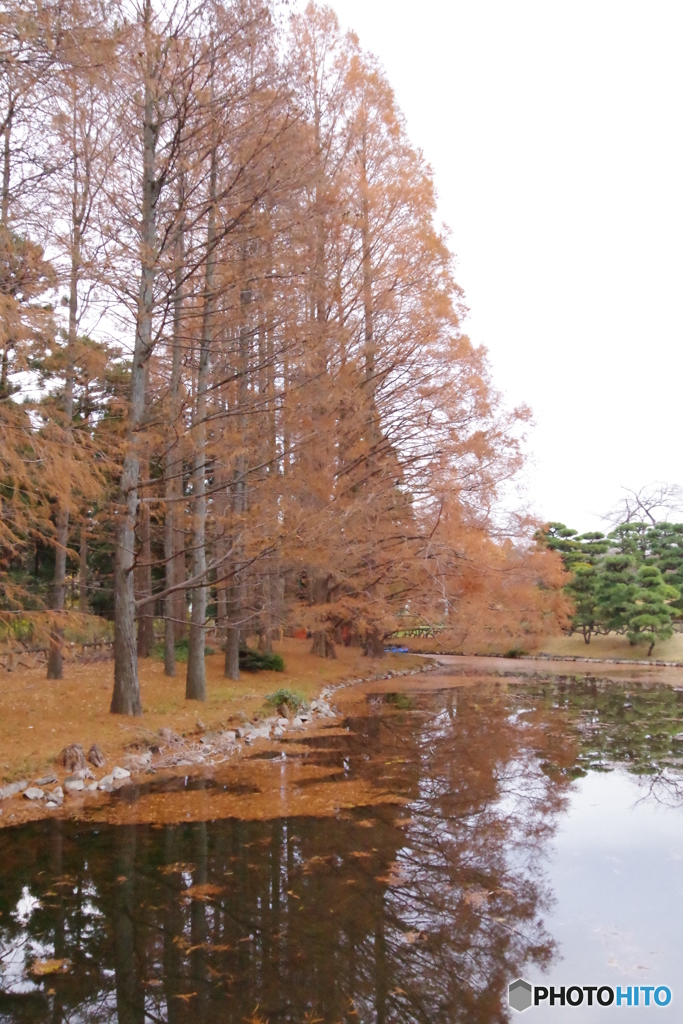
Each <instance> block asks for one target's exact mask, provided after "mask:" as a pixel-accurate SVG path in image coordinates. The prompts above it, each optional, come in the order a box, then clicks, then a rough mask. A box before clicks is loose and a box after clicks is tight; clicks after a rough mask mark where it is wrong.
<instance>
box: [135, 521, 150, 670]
mask: <svg viewBox="0 0 683 1024" xmlns="http://www.w3.org/2000/svg"><path fill="white" fill-rule="evenodd" d="M139 521H140V529H139V536H140V555H139V559H138V565H137V567H136V569H135V575H136V577H137V579H136V588H135V589H136V599H137V600H142V599H144V598H148V597H151V596H152V530H151V522H150V514H149V505H148V504H147V502H141V503H140V519H139ZM153 643H154V604H153V603H152V602H151V601H148V602H147V603H146V604H143V605H142V606H141V608H140V611H139V612H138V640H137V650H138V658H149V654H150V651H151V649H152V645H153Z"/></svg>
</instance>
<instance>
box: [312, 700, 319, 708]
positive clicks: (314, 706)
mask: <svg viewBox="0 0 683 1024" xmlns="http://www.w3.org/2000/svg"><path fill="white" fill-rule="evenodd" d="M317 707H318V702H317V700H312V701H311V711H315V710H317Z"/></svg>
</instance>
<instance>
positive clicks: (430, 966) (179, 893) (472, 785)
mask: <svg viewBox="0 0 683 1024" xmlns="http://www.w3.org/2000/svg"><path fill="white" fill-rule="evenodd" d="M620 693H621V698H622V699H621V704H620V705H619V706H620V707H622V706H623V704H624V703H625V701H624V700H623V695H624V691H623V690H620ZM648 693H651V694H654V695H655V696H654V698H653V699H654V700H656V701H658V702H659V704H658V707H659V708H660V710H659V711H658V712H657V714H658V715H659V718H667V719H669V720H675V718H676V716H675V714H674V710H675V707H674V706H678V704H677V703H676V701H677V696H676V695H674V697H673V701H674V704H673V705H671V706H669V704H667V703H666V700H665V698H664V696H663V695H661V694H659V692H658V691H649V692H646V693H645V695H644V697H643V700H645V702H646V703H647V701H648V699H649V696H648ZM600 694H602V691H600V688H599V687H598V688H597V689H596V690H595V691H594V692H593V691H590V689H588V690H587V691H586V693H584V695H583V697H582V696H581V694H577V692H576V691H572V693H571V696H570V694H569V688H568V687H567V688H564V689H563V688H562V687H560V688H559V689H558V688H555V689H551V688H550V687H546V686H544V685H542V684H541V685H539V684H535V686H534V687H533V688H531V689H529V690H528V691H527V692H523V691H521V690H519V689H517V690H515V691H514V692H500V690H498V689H497V688H496V687H493V686H492V687H488V688H485V689H479V690H477V691H474V690H470V689H456V690H445V691H443V692H439V693H434V694H429V695H427V694H424V693H421V694H419V695H416V696H415V698H414V706H413V707H412V709H410V708H409V707H406V706H405V702H401V701H398V702H397V701H396V700H395V699H393V700H392V701H391V702H386V701H384V700H382V699H376V700H375V701H374V702H373V701H371V702H370V703H369V705H368V708H367V713H366V714H363V715H359V716H358V717H356V718H353V719H350V720H349V722H348V725H349V726H350V732H349V733H348V734H346V735H343V736H341V735H338V736H330V737H327V738H326V739H323V738H321V737H311V738H310V741H309V742H310V754H309V757H310V759H312V760H313V761H316V762H317V763H318V764H319V765H320V766H322V767H323V768H324V769H325V771H326V772H328V773H329V778H330V779H331V780H335V779H338V778H340V777H342V778H344V779H348V778H352V779H353V778H355V779H359V780H361V781H367V782H368V783H369V784H372V786H374V787H379V788H380V789H381V790H383V791H385V792H390V793H393V794H395V800H394V802H392V803H383V804H380V805H378V806H375V807H363V808H357V809H355V810H352V811H344V812H341V813H339V814H337V816H336V817H332V818H330V817H326V818H316V817H305V816H299V817H292V818H279V819H272V820H269V821H259V820H250V821H241V820H236V819H229V820H219V821H210V822H199V823H196V822H193V823H188V824H172V825H163V826H155V825H148V824H145V825H132V824H126V825H119V826H107V825H97V826H84V825H82V824H80V825H76V824H73V823H71V824H70V823H67V822H61V821H54V822H43V823H39V824H34V825H28V826H24V827H21V828H17V829H5V830H4V831H3V832H2V833H0V857H2V863H3V873H2V880H1V881H0V914H1V916H0V1021H3V1022H4V1021H26V1022H28V1021H31V1022H34V1021H35V1022H37V1021H41V1022H42V1021H52V1022H55V1024H57V1022H61V1021H74V1022H75V1021H88V1022H91V1021H92V1022H94V1021H103V1022H104V1021H111V1020H116V1019H118V1021H120V1022H122V1024H124V1022H125V1024H142V1022H143V1021H168V1022H170V1024H174V1022H185V1021H188V1022H189V1021H192V1022H195V1021H202V1022H214V1021H216V1022H217V1021H221V1022H224V1021H225V1022H235V1024H237V1022H243V1021H244V1020H245V1019H252V1017H253V1019H254V1020H256V1019H259V1020H268V1021H269V1022H271V1024H275V1022H285V1021H287V1022H289V1021H292V1022H304V1021H310V1022H312V1021H314V1020H318V1021H322V1022H326V1024H327V1022H329V1024H334V1022H337V1021H348V1022H352V1021H353V1022H366V1021H367V1022H370V1021H373V1022H375V1021H376V1022H377V1024H385V1022H393V1021H406V1022H408V1021H416V1022H425V1024H426V1022H427V1021H429V1022H444V1024H445V1022H463V1024H465V1022H467V1024H490V1022H502V1021H508V1020H509V1011H508V1009H507V1007H506V1006H505V999H504V994H505V993H506V989H507V984H508V982H509V981H510V980H511V979H512V978H514V977H516V976H518V975H519V974H523V973H524V969H525V966H527V965H529V966H531V965H536V966H537V967H538V968H542V967H544V966H548V965H549V964H550V963H551V961H552V960H553V958H554V956H555V954H556V950H555V947H554V944H553V941H552V938H551V936H550V935H549V934H548V933H547V932H546V930H545V928H544V925H543V917H544V915H546V914H547V913H548V910H549V909H550V905H551V902H552V894H551V892H550V890H549V885H548V882H547V879H546V877H545V875H544V857H545V854H546V852H547V849H548V844H549V840H550V838H551V837H552V835H553V833H554V830H555V828H556V826H557V822H558V820H559V815H560V812H561V811H562V810H563V808H564V806H565V804H566V801H567V799H568V795H569V792H570V789H571V786H572V779H573V778H574V777H576V775H577V774H578V773H580V772H581V771H585V768H586V766H587V765H589V764H591V763H595V757H594V754H595V750H594V749H593V748H594V747H596V743H597V742H598V741H597V740H596V736H597V735H598V734H599V735H600V736H601V737H602V739H600V741H599V747H600V755H601V760H602V761H606V760H607V759H608V758H610V759H612V760H615V759H616V758H617V756H621V754H620V750H621V748H620V747H619V745H618V744H617V743H616V741H615V742H611V741H610V742H608V741H607V739H606V738H605V737H607V735H608V734H610V735H612V734H614V735H616V733H614V729H612V733H610V728H611V726H610V725H609V721H611V719H610V714H611V711H610V709H611V707H612V705H610V704H609V702H605V701H603V703H602V704H601V705H600V707H599V708H598V709H597V710H596V708H595V705H596V704H597V703H599V702H598V701H597V699H596V695H597V696H599V697H600V700H602V696H600ZM639 699H640V698H639ZM662 702H663V703H662ZM408 703H410V702H408ZM626 703H628V701H626ZM402 704H403V706H402ZM603 704H604V707H603ZM608 705H609V706H608ZM614 706H615V707H616V704H615V705H614ZM628 710H629V709H628V708H626V711H627V712H628ZM622 711H623V707H622ZM587 715H588V716H589V717H590V723H588V724H593V725H595V724H596V722H598V723H601V724H600V728H599V729H590V730H588V732H587V731H586V729H585V728H584V726H585V725H586V724H587V718H586V716H587ZM617 717H618V715H617ZM655 717H656V716H655ZM612 718H614V715H612ZM608 720H609V721H608ZM657 721H659V719H657ZM606 723H607V724H606ZM670 724H671V723H669V725H667V727H666V728H667V729H669V726H670ZM657 727H658V728H663V726H661V723H659V725H658V726H657ZM679 731H680V729H679ZM643 735H645V733H644V734H643ZM648 735H649V736H650V737H651V736H652V735H653V733H652V729H650V731H649V733H648ZM667 735H669V740H670V742H669V746H671V742H672V741H671V735H673V733H671V731H670V729H669V733H667ZM588 737H589V739H588ZM648 742H649V741H648ZM661 742H662V744H664V741H663V740H662V741H661ZM589 747H590V750H589V749H588V748H589ZM596 749H597V748H596ZM589 754H590V757H592V758H593V761H592V762H591V761H590V758H589V759H588V760H587V757H588V755H589ZM636 762H637V758H636V759H635V760H634V762H633V763H634V764H635V763H636ZM660 768H662V765H660V764H659V762H657V764H656V765H655V769H654V770H655V771H658V770H659V769H660ZM273 770H274V771H275V770H276V769H275V768H274V769H273ZM35 961H55V963H54V964H47V965H46V967H44V969H48V970H49V969H50V968H54V972H53V973H47V974H45V975H44V976H43V977H35V976H32V975H31V974H30V973H27V969H29V968H30V966H31V964H33V963H34V962H35ZM60 961H62V962H63V963H61V964H60V963H59V962H60Z"/></svg>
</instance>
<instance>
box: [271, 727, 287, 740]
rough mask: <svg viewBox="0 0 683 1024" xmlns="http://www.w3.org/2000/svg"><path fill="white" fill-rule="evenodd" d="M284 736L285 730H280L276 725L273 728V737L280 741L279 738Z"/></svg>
mask: <svg viewBox="0 0 683 1024" xmlns="http://www.w3.org/2000/svg"><path fill="white" fill-rule="evenodd" d="M284 734H285V730H284V729H281V728H280V726H279V725H276V726H275V728H274V729H273V736H275V737H276V738H277V739H280V737H281V736H284Z"/></svg>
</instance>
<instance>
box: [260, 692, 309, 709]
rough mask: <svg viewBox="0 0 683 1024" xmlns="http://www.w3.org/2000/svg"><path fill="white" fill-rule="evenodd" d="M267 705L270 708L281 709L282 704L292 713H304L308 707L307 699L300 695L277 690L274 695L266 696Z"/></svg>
mask: <svg viewBox="0 0 683 1024" xmlns="http://www.w3.org/2000/svg"><path fill="white" fill-rule="evenodd" d="M266 704H269V705H270V707H273V708H279V707H280V705H281V704H285V705H286V706H287V707H288V708H290V709H291V710H292V711H303V710H304V708H307V707H308V704H307V703H306V700H305V698H304V697H303V696H302V694H300V693H295V692H294V691H293V690H285V689H280V690H275V692H274V693H269V694H268V695H267V696H266Z"/></svg>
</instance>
